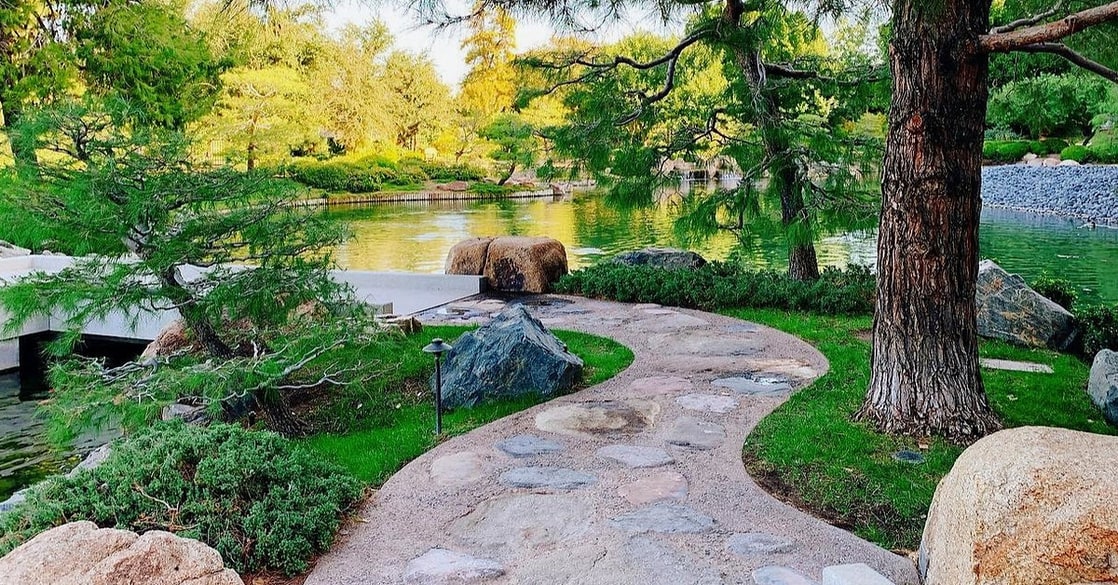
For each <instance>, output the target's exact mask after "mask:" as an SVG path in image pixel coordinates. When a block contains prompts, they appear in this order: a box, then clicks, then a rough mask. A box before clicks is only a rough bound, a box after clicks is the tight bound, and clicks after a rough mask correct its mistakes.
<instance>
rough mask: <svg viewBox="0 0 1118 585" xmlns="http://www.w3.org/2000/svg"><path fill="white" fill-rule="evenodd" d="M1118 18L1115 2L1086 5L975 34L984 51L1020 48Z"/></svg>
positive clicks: (1017, 49) (991, 51) (1001, 51)
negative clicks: (1038, 20)
mask: <svg viewBox="0 0 1118 585" xmlns="http://www.w3.org/2000/svg"><path fill="white" fill-rule="evenodd" d="M1115 19H1118V2H1109V3H1107V4H1103V5H1102V6H1096V7H1094V8H1088V9H1087V10H1082V11H1080V12H1076V13H1075V14H1069V15H1068V16H1065V17H1064V18H1061V19H1060V20H1057V21H1053V22H1049V23H1046V24H1041V25H1036V26H1030V27H1028V28H1022V29H1019V30H1012V31H1010V32H996V33H992V34H987V35H981V36H979V37H978V48H979V50H980V51H982V52H985V53H1007V52H1009V51H1020V50H1023V48H1024V47H1028V46H1031V45H1038V44H1041V43H1051V42H1054V41H1058V40H1060V39H1062V38H1064V37H1067V36H1070V35H1073V34H1075V33H1077V32H1080V31H1083V30H1086V29H1088V28H1090V27H1092V26H1096V25H1099V24H1103V23H1106V22H1110V21H1113V20H1115Z"/></svg>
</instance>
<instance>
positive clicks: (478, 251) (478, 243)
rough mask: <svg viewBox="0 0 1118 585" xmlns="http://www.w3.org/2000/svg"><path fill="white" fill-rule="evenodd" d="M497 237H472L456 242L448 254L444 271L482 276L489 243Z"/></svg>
mask: <svg viewBox="0 0 1118 585" xmlns="http://www.w3.org/2000/svg"><path fill="white" fill-rule="evenodd" d="M495 239H496V238H470V239H468V240H462V241H461V242H458V243H457V244H454V247H453V248H451V249H450V252H449V253H447V255H446V265H445V266H444V268H445V270H444V272H446V273H447V274H468V275H479V276H480V275H481V273H482V271H483V270H485V257H486V255H487V254H488V253H489V244H490V243H491V242H493V240H495Z"/></svg>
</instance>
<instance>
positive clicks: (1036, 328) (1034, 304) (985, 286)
mask: <svg viewBox="0 0 1118 585" xmlns="http://www.w3.org/2000/svg"><path fill="white" fill-rule="evenodd" d="M976 300H977V302H978V334H979V335H981V336H983V337H992V338H994V339H1002V340H1005V341H1008V342H1010V343H1015V344H1017V345H1024V346H1026V347H1047V348H1049V349H1054V350H1057V351H1066V350H1067V349H1068V348H1069V347H1071V345H1072V343H1073V342H1074V341H1075V338H1076V335H1077V329H1076V326H1075V318H1074V317H1072V315H1071V313H1069V312H1068V311H1067V309H1064V308H1063V307H1061V306H1060V305H1057V304H1056V303H1054V302H1052V301H1050V300H1048V299H1047V298H1045V297H1044V296H1041V294H1040V293H1038V292H1036V291H1034V290H1033V289H1031V288H1029V285H1027V284H1025V281H1024V279H1022V278H1021V277H1020V276H1018V275H1016V274H1009V273H1007V272H1006V271H1005V270H1002V268H1001V267H1000V266H998V265H997V264H995V263H994V262H993V261H991V260H983V261H982V262H981V263H980V264H979V265H978V295H977V299H976Z"/></svg>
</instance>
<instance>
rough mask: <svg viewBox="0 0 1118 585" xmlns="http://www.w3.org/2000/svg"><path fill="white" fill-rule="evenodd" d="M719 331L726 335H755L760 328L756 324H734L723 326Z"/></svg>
mask: <svg viewBox="0 0 1118 585" xmlns="http://www.w3.org/2000/svg"><path fill="white" fill-rule="evenodd" d="M720 329H722V331H725V332H727V333H757V332H758V331H760V330H761V327H760V326H759V325H757V324H756V323H735V324H734V325H723V326H722V327H720Z"/></svg>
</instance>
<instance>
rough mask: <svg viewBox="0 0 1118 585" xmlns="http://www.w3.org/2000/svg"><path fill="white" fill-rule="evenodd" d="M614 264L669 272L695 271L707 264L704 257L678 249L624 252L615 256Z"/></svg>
mask: <svg viewBox="0 0 1118 585" xmlns="http://www.w3.org/2000/svg"><path fill="white" fill-rule="evenodd" d="M613 262H615V263H617V264H624V265H626V266H652V267H655V268H666V269H669V270H680V269H688V270H694V269H696V268H700V267H702V266H703V265H705V264H706V263H707V261H706V259H705V258H703V257H702V256H700V255H698V254H696V253H694V252H691V251H689V250H680V249H678V248H644V249H643V250H633V251H631V252H623V253H621V254H618V255H616V256H614V257H613Z"/></svg>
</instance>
